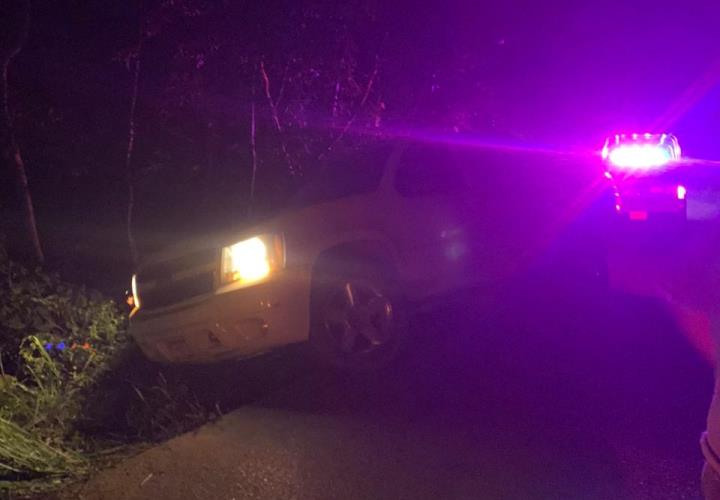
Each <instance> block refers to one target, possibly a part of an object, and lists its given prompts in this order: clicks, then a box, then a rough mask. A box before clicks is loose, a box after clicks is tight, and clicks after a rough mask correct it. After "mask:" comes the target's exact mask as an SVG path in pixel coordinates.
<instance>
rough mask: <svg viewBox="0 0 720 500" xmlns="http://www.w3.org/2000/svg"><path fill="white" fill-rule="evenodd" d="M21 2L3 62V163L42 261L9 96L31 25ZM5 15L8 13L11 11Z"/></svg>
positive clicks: (26, 0)
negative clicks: (11, 75)
mask: <svg viewBox="0 0 720 500" xmlns="http://www.w3.org/2000/svg"><path fill="white" fill-rule="evenodd" d="M19 5H20V8H21V9H22V11H21V16H22V21H21V23H22V24H21V25H20V27H19V28H18V32H17V35H15V36H14V39H11V40H8V44H7V46H5V47H2V48H1V50H2V59H1V60H0V64H2V76H1V78H2V82H0V99H2V120H0V127H1V129H0V132H1V133H0V140H1V141H2V143H1V145H0V147H1V148H2V160H3V163H5V164H6V165H7V166H8V167H9V168H10V170H12V174H13V176H14V177H15V183H16V185H17V189H18V193H19V195H20V198H21V203H22V211H23V218H24V219H25V220H24V225H25V231H26V233H27V238H28V241H29V243H30V245H31V247H32V253H33V258H34V259H35V260H36V261H37V262H38V263H40V264H42V263H43V262H44V261H45V256H44V254H43V251H42V246H41V245H40V236H39V235H38V230H37V222H36V219H35V209H34V207H33V201H32V196H31V194H30V188H29V186H28V179H27V174H26V173H25V163H24V162H23V159H22V154H21V153H20V146H19V145H18V143H17V140H16V138H15V130H14V125H13V120H12V116H11V113H10V104H9V96H8V67H9V66H10V62H11V61H12V59H13V58H14V57H15V56H16V55H17V54H18V53H19V52H20V49H22V46H23V45H24V43H25V40H26V39H27V35H28V29H29V26H30V1H29V0H22V1H21V2H19ZM6 10H9V9H6ZM5 14H7V11H6V12H5Z"/></svg>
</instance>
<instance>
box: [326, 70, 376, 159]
mask: <svg viewBox="0 0 720 500" xmlns="http://www.w3.org/2000/svg"><path fill="white" fill-rule="evenodd" d="M379 71H380V66H379V64H378V59H377V58H375V69H373V72H372V73H371V74H370V78H368V82H367V85H365V92H364V93H363V97H362V99H361V100H360V103H359V104H358V106H357V108H356V109H355V113H353V115H352V116H351V117H350V119H349V120H348V121H347V123H345V126H344V127H343V129H342V130H341V131H340V134H339V135H338V136H337V137H336V138H335V139H334V140H333V141H332V142H331V143H330V145H329V146H328V147H327V149H326V150H325V151H324V152H323V153H322V154H321V155H320V156H319V157H318V158H319V159H323V158H324V157H325V156H326V155H327V154H328V153H330V152H331V151H332V150H333V148H334V147H335V146H337V144H338V143H339V142H340V141H341V140H342V139H343V137H345V134H347V132H348V130H350V127H352V125H353V123H355V120H356V119H357V117H358V114H359V113H360V111H361V110H362V108H363V107H364V106H365V103H367V100H368V97H369V96H370V91H371V90H372V88H373V85H374V84H375V79H376V78H377V76H378V72H379Z"/></svg>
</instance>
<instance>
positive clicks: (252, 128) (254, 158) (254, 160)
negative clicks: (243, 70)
mask: <svg viewBox="0 0 720 500" xmlns="http://www.w3.org/2000/svg"><path fill="white" fill-rule="evenodd" d="M255 130H256V129H255V86H254V85H253V88H252V101H251V103H250V155H251V158H252V176H251V177H250V202H249V204H248V216H252V211H253V203H254V201H255V178H256V177H257V148H256V147H255Z"/></svg>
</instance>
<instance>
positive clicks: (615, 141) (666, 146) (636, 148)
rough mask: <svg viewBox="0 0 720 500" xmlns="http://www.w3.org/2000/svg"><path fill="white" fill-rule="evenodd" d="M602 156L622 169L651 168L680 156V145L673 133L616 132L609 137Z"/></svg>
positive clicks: (660, 165) (612, 164)
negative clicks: (627, 133) (628, 133)
mask: <svg viewBox="0 0 720 500" xmlns="http://www.w3.org/2000/svg"><path fill="white" fill-rule="evenodd" d="M602 158H603V160H605V161H606V162H608V163H609V164H610V165H611V166H613V167H616V168H618V169H622V170H650V169H653V168H658V167H662V166H664V165H666V164H668V163H670V162H672V161H675V160H678V159H679V158H680V145H679V144H678V141H677V139H676V138H675V136H674V135H672V134H631V135H626V134H616V135H615V136H613V137H608V138H607V140H606V141H605V145H604V146H603V149H602Z"/></svg>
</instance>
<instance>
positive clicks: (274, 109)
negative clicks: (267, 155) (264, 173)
mask: <svg viewBox="0 0 720 500" xmlns="http://www.w3.org/2000/svg"><path fill="white" fill-rule="evenodd" d="M260 78H262V81H263V88H264V89H265V98H266V99H267V101H268V104H269V105H270V112H271V113H272V119H273V123H274V124H275V129H276V130H277V132H278V135H279V136H280V148H281V149H282V152H283V155H284V156H285V161H286V162H287V164H288V169H290V173H291V174H292V175H295V174H297V173H298V172H297V169H296V168H295V165H293V161H292V158H291V157H290V153H288V150H287V146H286V144H285V138H284V137H283V127H282V124H281V123H280V114H279V113H278V108H277V103H276V102H275V100H274V99H273V97H272V94H271V93H270V78H268V74H267V71H265V62H264V61H262V60H260ZM281 89H282V87H281Z"/></svg>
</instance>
